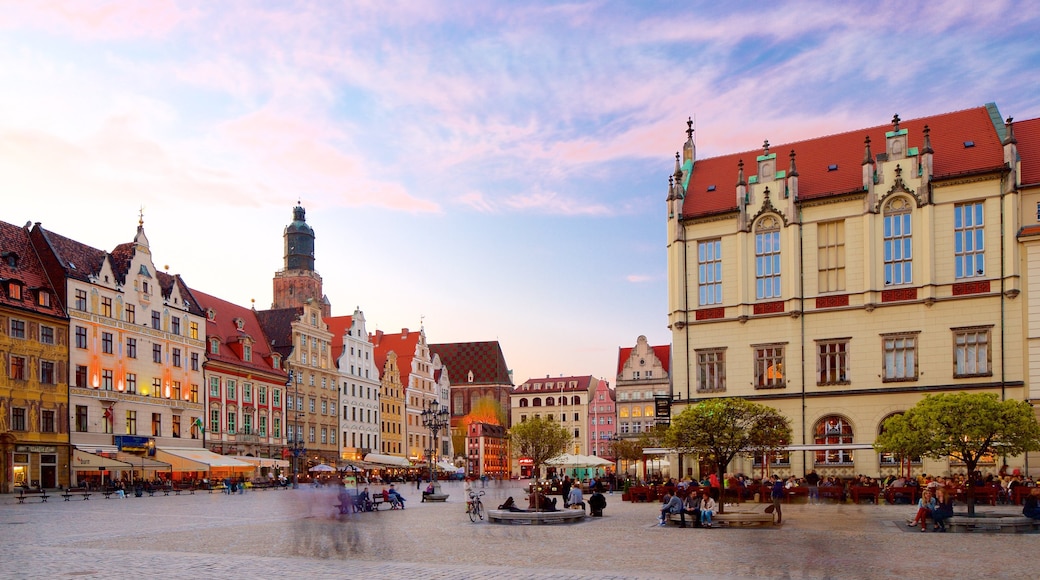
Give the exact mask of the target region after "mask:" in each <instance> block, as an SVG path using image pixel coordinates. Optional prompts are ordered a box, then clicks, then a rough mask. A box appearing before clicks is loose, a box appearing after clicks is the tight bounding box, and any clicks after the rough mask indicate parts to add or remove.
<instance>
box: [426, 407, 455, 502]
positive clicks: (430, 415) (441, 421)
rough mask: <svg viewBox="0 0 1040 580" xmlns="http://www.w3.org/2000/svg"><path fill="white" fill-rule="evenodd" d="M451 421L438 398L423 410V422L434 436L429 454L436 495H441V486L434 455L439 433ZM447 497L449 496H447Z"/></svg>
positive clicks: (431, 476)
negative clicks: (438, 480) (438, 481)
mask: <svg viewBox="0 0 1040 580" xmlns="http://www.w3.org/2000/svg"><path fill="white" fill-rule="evenodd" d="M449 421H450V417H449V413H448V409H447V408H443V409H441V408H440V403H438V402H437V400H436V399H434V400H432V401H430V404H429V405H428V406H427V407H426V409H425V410H424V411H423V412H422V424H423V427H426V428H427V429H429V430H430V434H431V435H432V436H433V438H432V439H431V443H430V449H429V451H430V453H429V454H428V456H429V459H430V481H431V482H432V483H433V493H434V495H438V496H439V495H441V486H440V484H439V483H437V470H436V468H435V466H434V464H433V460H434V456H435V455H437V447H438V441H437V434H438V433H439V432H441V431H443V430H444V429H446V428H447V427H448V423H449ZM445 497H447V496H445Z"/></svg>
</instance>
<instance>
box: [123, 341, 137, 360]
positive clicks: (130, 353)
mask: <svg viewBox="0 0 1040 580" xmlns="http://www.w3.org/2000/svg"><path fill="white" fill-rule="evenodd" d="M126 356H127V357H128V358H137V339H136V338H127V339H126Z"/></svg>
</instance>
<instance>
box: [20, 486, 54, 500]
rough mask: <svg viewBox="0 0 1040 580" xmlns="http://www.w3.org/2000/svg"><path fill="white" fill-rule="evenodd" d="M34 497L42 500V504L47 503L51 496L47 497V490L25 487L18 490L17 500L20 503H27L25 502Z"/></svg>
mask: <svg viewBox="0 0 1040 580" xmlns="http://www.w3.org/2000/svg"><path fill="white" fill-rule="evenodd" d="M32 497H38V498H40V503H47V498H49V497H51V496H49V495H47V490H45V489H25V488H24V487H23V488H21V489H19V490H18V495H17V496H16V499H17V500H18V503H25V500H27V499H29V498H32Z"/></svg>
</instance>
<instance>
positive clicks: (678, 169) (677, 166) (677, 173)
mask: <svg viewBox="0 0 1040 580" xmlns="http://www.w3.org/2000/svg"><path fill="white" fill-rule="evenodd" d="M672 175H674V176H675V181H676V182H682V165H680V164H679V152H678V151H676V152H675V171H674V172H672Z"/></svg>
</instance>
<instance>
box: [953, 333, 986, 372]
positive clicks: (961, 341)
mask: <svg viewBox="0 0 1040 580" xmlns="http://www.w3.org/2000/svg"><path fill="white" fill-rule="evenodd" d="M989 336H990V327H984V328H955V329H953V364H954V367H953V376H955V377H972V376H991V375H992V374H993V370H992V367H991V365H990V350H989Z"/></svg>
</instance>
